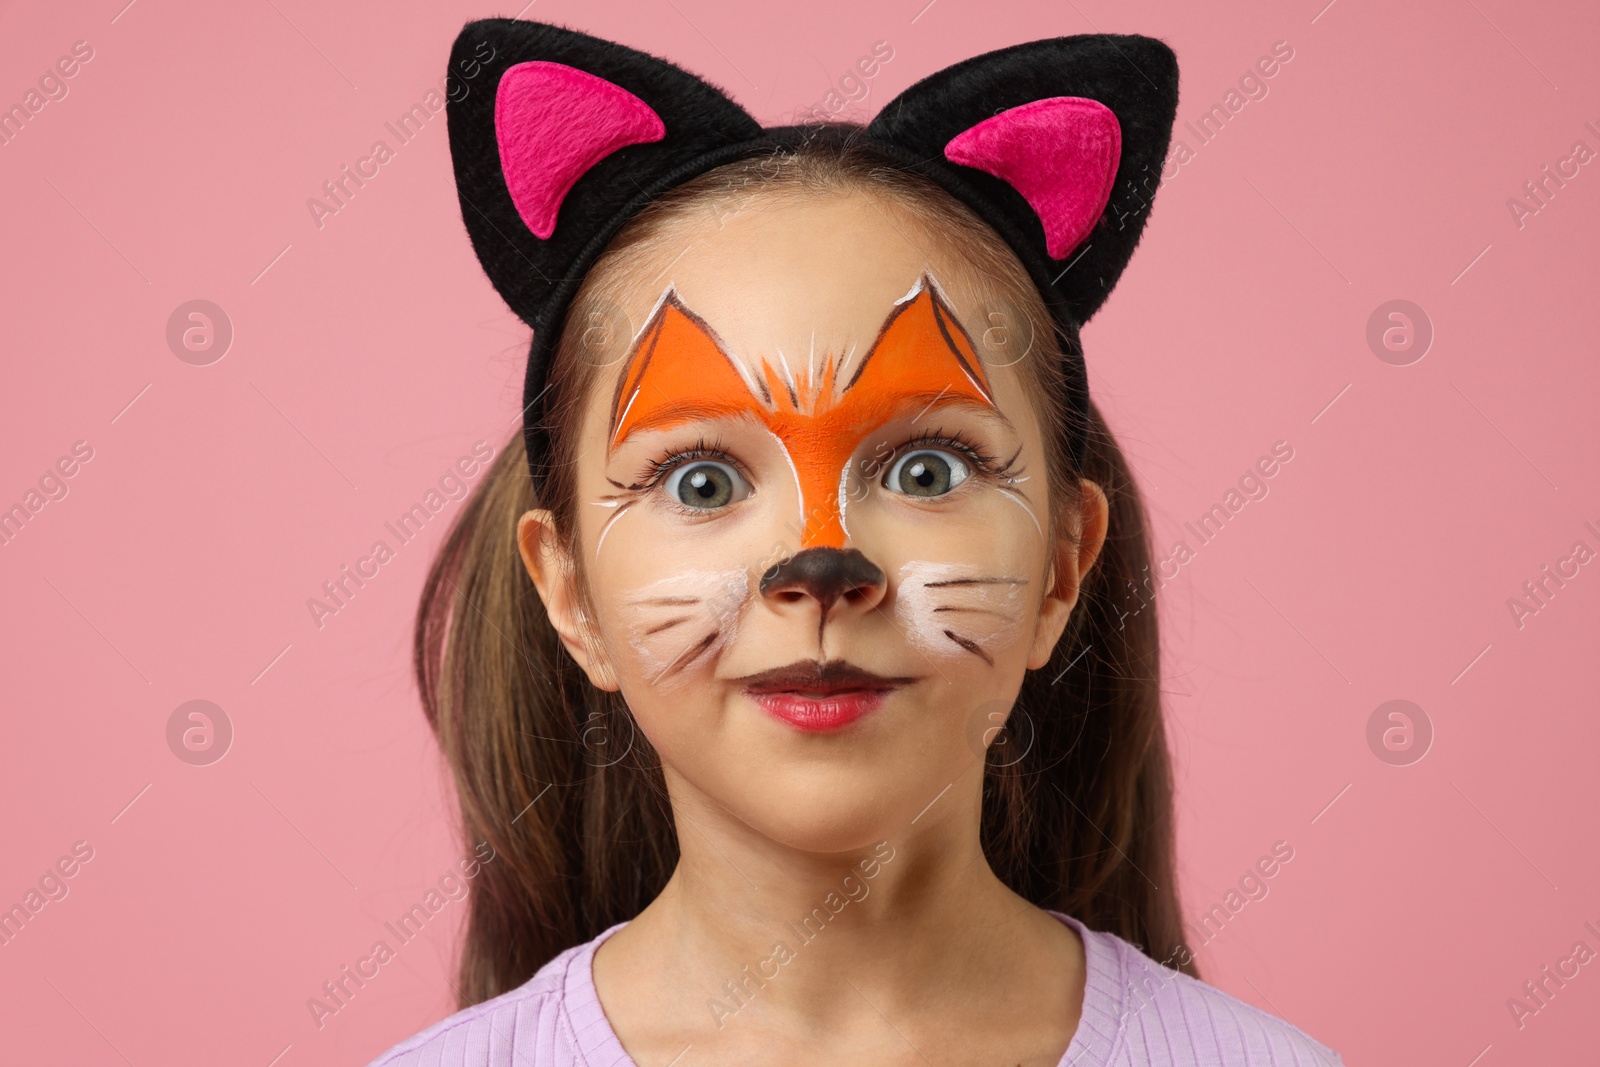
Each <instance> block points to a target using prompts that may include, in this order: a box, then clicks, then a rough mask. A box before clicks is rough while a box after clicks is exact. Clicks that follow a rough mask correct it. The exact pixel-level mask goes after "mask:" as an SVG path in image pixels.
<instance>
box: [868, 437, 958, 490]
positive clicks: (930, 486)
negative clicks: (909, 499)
mask: <svg viewBox="0 0 1600 1067" xmlns="http://www.w3.org/2000/svg"><path fill="white" fill-rule="evenodd" d="M971 473H972V472H971V469H970V468H969V467H968V466H967V464H966V461H965V460H963V459H961V458H960V457H959V456H957V455H955V453H953V452H946V451H944V450H943V449H932V448H924V449H920V450H918V451H916V452H907V453H906V454H905V455H903V456H901V457H900V458H899V459H897V460H895V462H894V466H892V467H890V468H889V473H888V475H886V476H885V477H884V480H883V484H884V486H885V487H886V488H888V489H889V490H891V491H892V492H896V493H904V494H905V495H906V496H920V497H932V496H943V495H944V494H946V493H948V492H949V491H950V490H952V489H954V488H955V487H956V486H958V485H960V484H961V483H962V482H964V481H966V480H967V476H968V475H969V474H971Z"/></svg>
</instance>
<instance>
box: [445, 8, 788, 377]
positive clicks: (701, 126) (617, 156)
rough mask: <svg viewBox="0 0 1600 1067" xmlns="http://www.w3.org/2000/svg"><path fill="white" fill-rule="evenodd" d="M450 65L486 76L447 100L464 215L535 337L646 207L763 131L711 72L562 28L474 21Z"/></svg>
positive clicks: (461, 81)
mask: <svg viewBox="0 0 1600 1067" xmlns="http://www.w3.org/2000/svg"><path fill="white" fill-rule="evenodd" d="M486 57H487V58H486ZM450 69H451V71H453V72H455V71H461V72H466V71H469V70H470V71H473V72H474V73H473V74H472V76H471V77H470V78H469V77H467V76H466V75H465V74H464V73H463V74H462V75H460V76H459V77H458V78H457V84H456V90H457V91H456V92H454V93H452V94H451V96H450V98H449V100H448V103H447V104H446V114H447V115H448V118H449V127H450V157H451V161H452V164H453V166H454V170H455V177H456V192H457V195H458V196H459V198H460V201H461V218H462V221H463V222H464V223H465V224H466V228H467V233H468V235H469V236H470V237H471V238H472V246H473V250H474V251H476V252H477V254H478V259H479V261H480V262H481V263H482V264H483V268H484V271H485V272H486V273H487V274H488V275H489V280H490V281H491V282H493V283H494V287H495V288H496V289H498V290H499V291H500V295H501V296H503V297H505V300H506V303H507V304H508V305H510V307H511V309H512V310H513V311H515V312H516V313H517V314H518V315H519V316H521V318H522V319H523V321H524V322H526V323H527V324H528V325H530V326H532V327H533V329H534V332H535V335H536V337H542V336H543V335H545V334H547V333H553V331H554V330H556V329H557V328H558V327H559V319H560V317H561V316H560V313H561V312H562V311H563V310H564V309H565V304H566V299H568V298H570V296H571V292H572V290H573V289H574V288H575V286H576V284H577V282H579V281H581V280H582V278H583V275H584V273H585V272H586V271H587V269H588V266H589V263H590V262H591V261H592V259H593V257H594V256H595V255H596V254H597V253H598V251H599V249H601V248H603V247H604V246H605V244H606V243H607V242H609V240H610V239H611V237H612V236H613V235H614V234H615V232H616V231H617V229H619V228H620V227H621V226H622V224H623V223H624V222H625V221H627V218H628V217H629V216H630V215H632V214H633V213H634V212H635V211H636V210H637V208H638V207H639V206H642V205H643V204H644V203H647V202H649V201H650V200H651V199H653V198H654V197H655V196H656V195H658V194H659V193H660V191H661V190H663V189H665V188H669V187H670V186H671V185H673V184H676V183H677V182H681V181H683V180H685V179H686V178H688V177H690V176H691V174H689V173H685V171H686V170H687V171H693V170H696V169H699V170H708V169H710V168H711V167H712V166H714V165H716V163H718V162H720V161H721V160H720V159H719V158H717V156H716V153H717V151H718V150H719V149H722V148H726V147H728V146H729V145H735V144H738V143H741V142H745V141H748V140H750V139H752V138H754V137H757V136H758V135H759V134H760V133H761V124H760V123H758V122H756V120H755V119H754V118H752V117H751V116H750V114H749V113H748V112H746V111H745V110H744V109H743V108H741V107H739V106H738V105H737V104H735V103H734V102H733V101H732V100H730V99H729V98H728V97H727V96H726V95H725V94H724V93H722V91H721V90H719V89H717V88H716V87H715V86H713V85H711V84H709V83H708V82H705V81H703V80H702V79H700V78H697V77H695V76H694V75H692V74H690V73H688V72H687V71H684V70H682V69H680V68H678V67H676V66H674V65H673V64H671V63H668V62H667V61H665V60H662V59H657V58H656V57H655V56H652V55H648V54H646V53H644V52H639V51H636V50H634V49H632V48H628V47H627V46H625V45H620V44H616V43H615V42H612V41H606V40H602V39H600V38H597V37H591V36H589V35H588V34H584V33H578V32H576V31H574V30H568V29H563V28H562V27H560V26H551V25H547V24H545V23H539V22H523V21H521V20H518V19H504V18H496V19H479V20H476V21H473V22H469V23H467V24H466V26H465V27H464V28H463V29H462V31H461V33H460V34H459V35H458V36H457V37H456V40H455V45H454V46H453V48H452V49H451V53H450ZM536 370H539V371H541V372H542V368H536Z"/></svg>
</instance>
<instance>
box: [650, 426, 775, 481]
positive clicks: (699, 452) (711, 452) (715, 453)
mask: <svg viewBox="0 0 1600 1067" xmlns="http://www.w3.org/2000/svg"><path fill="white" fill-rule="evenodd" d="M697 459H714V460H716V461H717V462H719V463H726V464H727V465H728V466H730V467H732V468H733V469H734V470H736V471H738V472H739V474H740V475H741V476H743V477H744V478H745V480H746V481H748V480H750V472H749V471H747V470H745V467H744V464H742V463H740V462H739V461H738V460H736V459H734V458H733V457H732V456H730V455H729V454H728V453H727V452H725V451H723V448H722V439H721V438H720V437H719V438H716V439H715V440H713V441H711V442H710V443H709V444H707V443H706V439H705V438H704V437H702V438H700V439H699V440H697V441H696V442H695V443H694V447H692V448H682V449H677V450H675V451H672V452H668V453H667V454H666V455H664V456H661V457H660V458H659V459H653V460H651V461H650V462H649V463H647V464H645V468H644V470H643V471H642V472H641V473H640V475H639V480H638V488H639V489H641V490H645V489H654V488H655V487H656V486H657V485H659V484H661V482H662V480H663V479H665V478H666V476H667V475H669V474H671V473H672V472H673V470H674V469H675V468H677V467H680V466H682V465H683V464H685V463H689V462H692V461H694V460H697Z"/></svg>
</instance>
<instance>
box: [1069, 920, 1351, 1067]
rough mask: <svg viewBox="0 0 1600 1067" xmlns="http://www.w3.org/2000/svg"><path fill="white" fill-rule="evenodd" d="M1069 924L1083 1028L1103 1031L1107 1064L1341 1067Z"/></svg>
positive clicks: (1279, 1027) (1208, 990)
mask: <svg viewBox="0 0 1600 1067" xmlns="http://www.w3.org/2000/svg"><path fill="white" fill-rule="evenodd" d="M1074 925H1076V926H1077V928H1078V930H1079V933H1080V934H1081V935H1082V936H1083V938H1084V943H1085V952H1086V955H1087V956H1088V957H1089V959H1090V961H1091V966H1090V975H1089V979H1088V982H1087V984H1086V988H1085V990H1084V1023H1086V1024H1088V1025H1090V1026H1091V1027H1095V1028H1096V1029H1098V1030H1099V1031H1100V1032H1101V1033H1103V1034H1104V1036H1105V1038H1106V1041H1105V1046H1104V1047H1105V1049H1106V1052H1107V1055H1106V1057H1105V1060H1104V1062H1105V1063H1107V1064H1113V1063H1116V1064H1121V1063H1146V1062H1150V1063H1170V1064H1173V1065H1175V1067H1177V1065H1185V1067H1258V1065H1259V1067H1343V1064H1344V1061H1343V1060H1342V1059H1340V1057H1339V1054H1338V1053H1337V1052H1335V1051H1334V1050H1332V1049H1330V1048H1329V1047H1327V1046H1326V1045H1324V1044H1322V1043H1321V1042H1319V1041H1317V1040H1315V1039H1314V1038H1312V1037H1311V1036H1310V1035H1309V1034H1307V1033H1306V1032H1305V1031H1303V1030H1301V1029H1299V1028H1298V1027H1296V1026H1294V1025H1292V1024H1291V1023H1289V1022H1287V1021H1285V1020H1283V1019H1280V1018H1278V1017H1277V1016H1275V1015H1270V1014H1268V1013H1267V1012H1264V1011H1262V1010H1261V1009H1259V1008H1256V1007H1254V1006H1252V1005H1250V1004H1246V1003H1245V1002H1244V1001H1242V1000H1239V999H1238V998H1236V997H1234V996H1231V995H1229V994H1228V993H1224V992H1223V991H1222V990H1220V989H1218V988H1217V987H1216V986H1213V985H1210V984H1208V983H1206V982H1202V981H1200V980H1198V979H1195V978H1191V977H1189V976H1188V975H1186V974H1184V973H1183V972H1182V971H1177V970H1174V969H1173V968H1171V967H1168V966H1166V965H1165V964H1163V963H1159V962H1157V961H1156V960H1153V959H1151V958H1150V957H1149V956H1147V955H1145V954H1144V953H1143V952H1141V951H1140V950H1139V949H1138V948H1137V947H1135V946H1134V945H1132V944H1130V943H1128V942H1127V941H1124V940H1123V939H1122V938H1120V937H1117V936H1116V935H1115V934H1110V933H1106V932H1104V931H1093V930H1088V929H1087V928H1085V927H1082V926H1081V925H1078V924H1074ZM1096 962H1098V964H1099V966H1098V967H1096V966H1094V964H1095V963H1096ZM1080 1025H1083V1023H1081V1024H1080ZM1089 1062H1093V1061H1089ZM1080 1067H1088V1062H1085V1063H1083V1064H1081V1065H1080Z"/></svg>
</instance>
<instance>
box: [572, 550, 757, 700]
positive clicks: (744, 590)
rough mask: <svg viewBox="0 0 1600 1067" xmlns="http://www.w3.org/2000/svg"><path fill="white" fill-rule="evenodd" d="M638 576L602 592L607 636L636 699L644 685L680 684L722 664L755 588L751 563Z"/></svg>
mask: <svg viewBox="0 0 1600 1067" xmlns="http://www.w3.org/2000/svg"><path fill="white" fill-rule="evenodd" d="M635 577H636V579H637V580H636V581H634V582H632V583H630V584H626V585H619V586H617V587H615V588H614V589H610V590H608V591H607V592H606V593H605V594H604V595H603V596H599V597H597V599H600V600H601V604H600V615H601V619H600V621H601V626H600V629H601V634H602V639H603V640H604V642H605V644H606V650H607V654H608V656H609V657H610V659H611V661H612V664H613V665H614V666H615V667H616V668H617V670H618V673H619V675H620V678H619V680H620V681H621V682H622V685H623V695H624V696H625V697H627V698H629V700H630V702H631V700H632V698H633V697H634V696H635V695H636V693H638V692H639V690H640V689H641V688H643V689H653V688H657V687H661V688H675V687H677V686H679V685H682V684H683V683H684V682H685V681H686V680H687V679H689V678H690V677H692V676H693V675H694V674H696V673H697V668H703V667H705V666H707V665H709V664H712V663H715V662H716V660H717V659H718V658H719V657H720V656H721V654H722V652H723V651H724V650H725V649H726V648H727V647H728V646H729V645H730V644H732V642H733V641H734V640H736V639H737V635H738V631H739V623H740V619H741V616H742V615H743V613H744V609H745V607H746V606H747V605H748V604H749V601H750V593H751V585H752V582H751V578H750V572H749V570H748V569H747V568H745V567H731V568H726V569H722V570H704V569H700V570H683V569H673V573H670V574H666V575H664V576H660V577H648V576H643V575H636V576H635Z"/></svg>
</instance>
